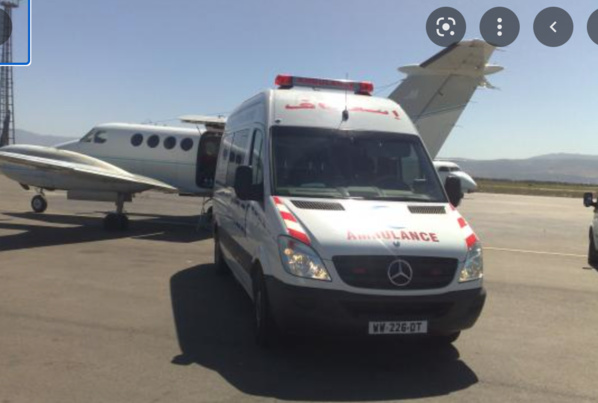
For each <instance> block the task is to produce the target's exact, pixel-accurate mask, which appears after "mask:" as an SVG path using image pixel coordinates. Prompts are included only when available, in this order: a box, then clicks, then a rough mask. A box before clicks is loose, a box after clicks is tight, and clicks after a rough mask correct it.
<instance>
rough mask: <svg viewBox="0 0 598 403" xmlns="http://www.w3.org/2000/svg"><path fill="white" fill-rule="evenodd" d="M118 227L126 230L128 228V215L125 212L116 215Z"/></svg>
mask: <svg viewBox="0 0 598 403" xmlns="http://www.w3.org/2000/svg"><path fill="white" fill-rule="evenodd" d="M118 229H119V230H120V231H126V230H128V229H129V217H127V216H126V215H125V214H119V215H118Z"/></svg>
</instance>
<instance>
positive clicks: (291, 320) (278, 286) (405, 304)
mask: <svg viewBox="0 0 598 403" xmlns="http://www.w3.org/2000/svg"><path fill="white" fill-rule="evenodd" d="M266 287H267V291H268V297H269V302H270V309H271V311H272V315H273V317H274V320H275V322H276V324H277V325H278V326H279V328H281V329H282V330H285V331H291V332H298V333H320V332H333V333H337V332H338V333H342V334H345V335H347V334H353V335H356V336H359V335H367V333H368V323H369V322H370V321H409V320H427V321H428V333H429V334H449V333H453V332H457V331H460V330H464V329H468V328H470V327H472V326H473V325H474V324H475V322H476V321H477V319H478V317H479V316H480V313H481V312H482V308H483V307H484V302H485V300H486V291H485V289H484V288H477V289H472V290H464V291H456V292H450V293H446V294H440V295H426V296H409V297H404V296H400V297H388V296H377V295H365V294H355V293H350V292H345V291H334V290H324V289H318V288H309V287H297V286H291V285H288V284H285V283H283V282H281V281H279V280H277V279H275V278H274V277H271V276H268V277H266Z"/></svg>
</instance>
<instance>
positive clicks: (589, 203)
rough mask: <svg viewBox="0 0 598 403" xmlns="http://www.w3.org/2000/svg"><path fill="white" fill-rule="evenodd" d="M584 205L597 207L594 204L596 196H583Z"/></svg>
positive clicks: (587, 194)
mask: <svg viewBox="0 0 598 403" xmlns="http://www.w3.org/2000/svg"><path fill="white" fill-rule="evenodd" d="M583 205H584V206H586V207H597V206H598V204H597V203H596V202H594V194H592V193H590V192H587V193H584V194H583Z"/></svg>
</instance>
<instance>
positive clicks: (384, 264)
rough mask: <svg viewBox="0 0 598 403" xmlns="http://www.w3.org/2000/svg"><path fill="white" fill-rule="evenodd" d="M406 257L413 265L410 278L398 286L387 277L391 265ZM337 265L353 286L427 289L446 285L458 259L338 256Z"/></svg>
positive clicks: (344, 278)
mask: <svg viewBox="0 0 598 403" xmlns="http://www.w3.org/2000/svg"><path fill="white" fill-rule="evenodd" d="M398 259H401V260H404V261H406V262H407V263H409V265H410V266H411V268H412V269H413V277H412V279H411V282H410V283H409V284H407V285H405V286H396V285H395V284H393V283H392V282H391V281H390V279H389V277H388V267H389V266H390V264H391V263H392V262H394V261H395V260H398ZM332 261H333V262H334V266H335V268H336V271H337V273H338V275H339V276H340V277H341V279H342V280H343V281H344V282H345V283H347V284H348V285H350V286H353V287H359V288H374V289H380V290H426V289H434V288H442V287H446V286H447V285H449V284H450V283H451V281H452V280H453V278H454V277H455V272H456V270H457V266H458V263H459V262H458V260H457V259H449V258H439V257H423V256H421V257H420V256H404V257H397V256H335V257H333V258H332Z"/></svg>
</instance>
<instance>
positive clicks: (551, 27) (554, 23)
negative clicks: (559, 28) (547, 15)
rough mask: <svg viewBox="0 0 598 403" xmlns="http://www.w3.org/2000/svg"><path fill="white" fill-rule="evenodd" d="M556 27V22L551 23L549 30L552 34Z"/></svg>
mask: <svg viewBox="0 0 598 403" xmlns="http://www.w3.org/2000/svg"><path fill="white" fill-rule="evenodd" d="M555 25H556V21H555V22H553V23H552V25H551V26H550V29H552V30H553V31H554V32H556V29H554V26H555Z"/></svg>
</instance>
